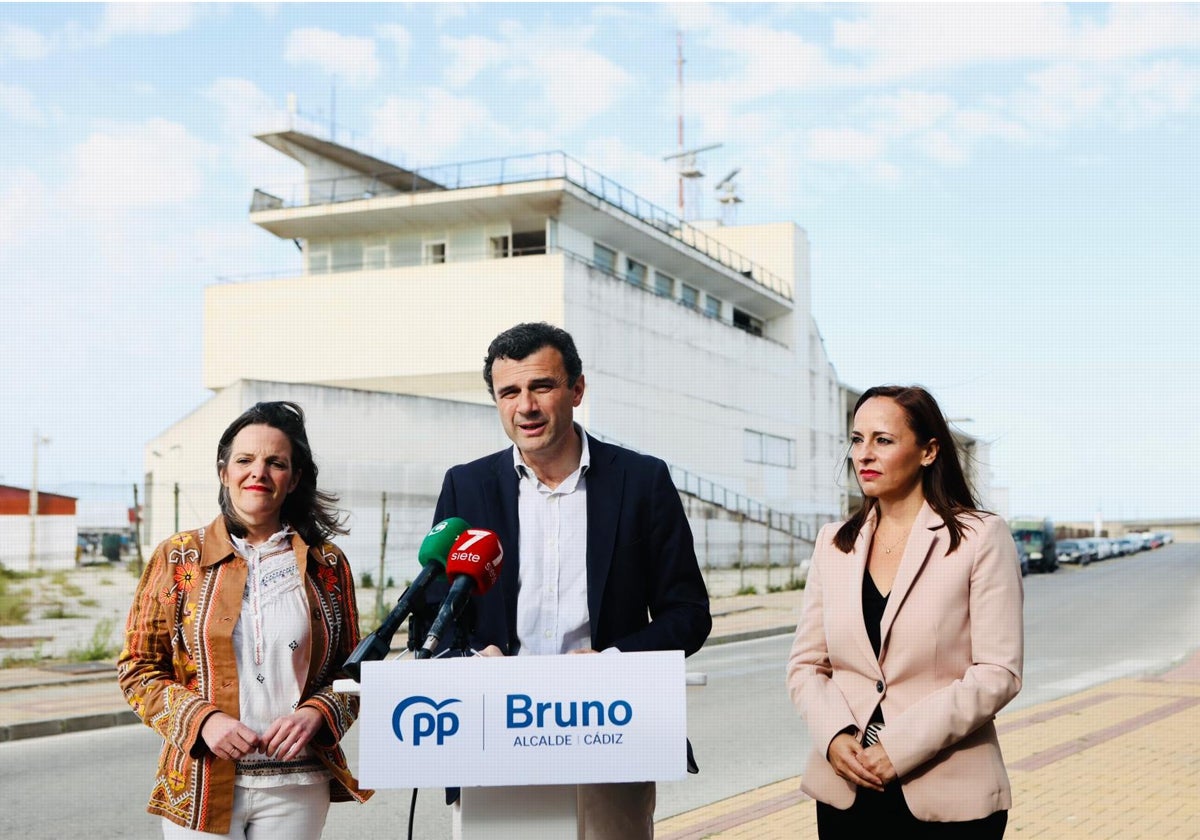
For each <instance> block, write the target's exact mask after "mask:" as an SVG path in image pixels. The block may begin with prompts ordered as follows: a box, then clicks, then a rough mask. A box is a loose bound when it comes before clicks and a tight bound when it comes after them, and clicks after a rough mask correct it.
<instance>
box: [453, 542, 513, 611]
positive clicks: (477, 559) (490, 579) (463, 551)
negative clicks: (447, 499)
mask: <svg viewBox="0 0 1200 840" xmlns="http://www.w3.org/2000/svg"><path fill="white" fill-rule="evenodd" d="M503 561H504V548H503V546H501V545H500V537H499V536H497V534H496V532H495V531H489V530H487V529H486V528H468V529H467V530H466V531H463V533H462V534H461V535H460V536H459V538H458V540H457V541H456V542H455V543H454V545H453V547H451V549H450V554H449V555H448V556H447V558H446V576H447V577H448V578H449V579H450V581H451V582H453V581H454V579H455V578H457V577H460V576H464V575H465V576H467V577H469V578H471V580H472V581H474V583H475V594H477V595H482V594H483V593H485V592H487V591H488V590H489V589H491V588H492V585H493V584H495V583H496V581H497V580H499V578H500V567H501V564H502V563H503Z"/></svg>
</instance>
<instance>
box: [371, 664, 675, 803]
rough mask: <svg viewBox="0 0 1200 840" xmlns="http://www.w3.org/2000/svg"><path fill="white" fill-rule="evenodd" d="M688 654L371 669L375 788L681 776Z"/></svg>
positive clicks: (372, 765) (372, 767)
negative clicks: (686, 655) (686, 660)
mask: <svg viewBox="0 0 1200 840" xmlns="http://www.w3.org/2000/svg"><path fill="white" fill-rule="evenodd" d="M685 678H686V676H685V674H684V664H683V652H682V651H661V652H649V653H619V654H607V655H605V654H599V655H580V654H575V655H563V656H521V657H481V656H475V657H467V658H443V659H430V660H422V661H418V660H399V661H390V662H364V663H363V666H362V691H361V698H362V704H361V707H360V709H359V718H358V725H359V726H360V727H361V731H360V733H359V773H358V775H359V779H360V781H361V782H362V785H363V786H364V787H368V788H380V789H385V788H413V787H443V786H448V787H482V786H508V785H551V784H552V785H562V784H586V783H592V782H636V781H653V780H663V781H666V780H672V779H682V778H683V777H684V776H685V775H686V772H687V767H686V752H687V751H686V739H687V700H686V697H685V691H684V683H685Z"/></svg>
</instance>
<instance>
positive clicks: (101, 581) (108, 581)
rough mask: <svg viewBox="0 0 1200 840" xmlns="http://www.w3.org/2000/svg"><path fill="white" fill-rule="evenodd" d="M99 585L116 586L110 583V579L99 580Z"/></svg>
mask: <svg viewBox="0 0 1200 840" xmlns="http://www.w3.org/2000/svg"><path fill="white" fill-rule="evenodd" d="M100 585H101V586H116V584H115V583H113V582H112V578H100Z"/></svg>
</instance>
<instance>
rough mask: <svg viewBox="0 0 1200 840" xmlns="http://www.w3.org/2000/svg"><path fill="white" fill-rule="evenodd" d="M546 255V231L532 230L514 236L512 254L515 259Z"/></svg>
mask: <svg viewBox="0 0 1200 840" xmlns="http://www.w3.org/2000/svg"><path fill="white" fill-rule="evenodd" d="M544 253H546V231H544V230H530V231H526V232H524V233H519V232H518V233H514V234H513V236H512V254H513V256H514V257H529V256H533V255H534V254H544Z"/></svg>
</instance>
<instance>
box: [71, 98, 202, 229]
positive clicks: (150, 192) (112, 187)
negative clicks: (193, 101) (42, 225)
mask: <svg viewBox="0 0 1200 840" xmlns="http://www.w3.org/2000/svg"><path fill="white" fill-rule="evenodd" d="M217 158H218V150H217V149H216V147H214V146H210V145H209V144H207V143H205V142H203V141H202V140H200V139H198V138H196V137H193V136H192V135H191V134H189V133H188V131H187V129H186V128H185V127H184V126H182V125H180V124H179V123H173V122H168V121H167V120H163V119H159V118H155V119H151V120H148V121H146V122H144V123H140V124H136V125H125V124H122V125H116V124H114V125H109V126H105V127H102V128H101V129H100V130H98V131H95V132H93V133H92V134H91V135H90V136H89V137H88V138H87V139H86V140H85V141H84V142H83V143H81V144H80V145H79V146H76V147H75V149H74V150H73V151H72V153H71V164H72V165H71V171H70V178H69V180H68V182H67V183H66V184H65V185H64V187H63V200H64V202H66V203H67V204H69V205H71V206H74V207H77V208H80V209H83V210H89V211H112V210H117V211H121V210H130V209H147V208H153V207H168V206H175V205H180V204H183V203H185V202H187V201H189V200H190V199H192V198H194V197H195V196H197V195H199V194H200V193H201V192H202V191H203V189H204V184H205V179H206V174H207V170H209V169H211V168H212V167H213V166H214V165H215V164H216V162H217Z"/></svg>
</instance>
